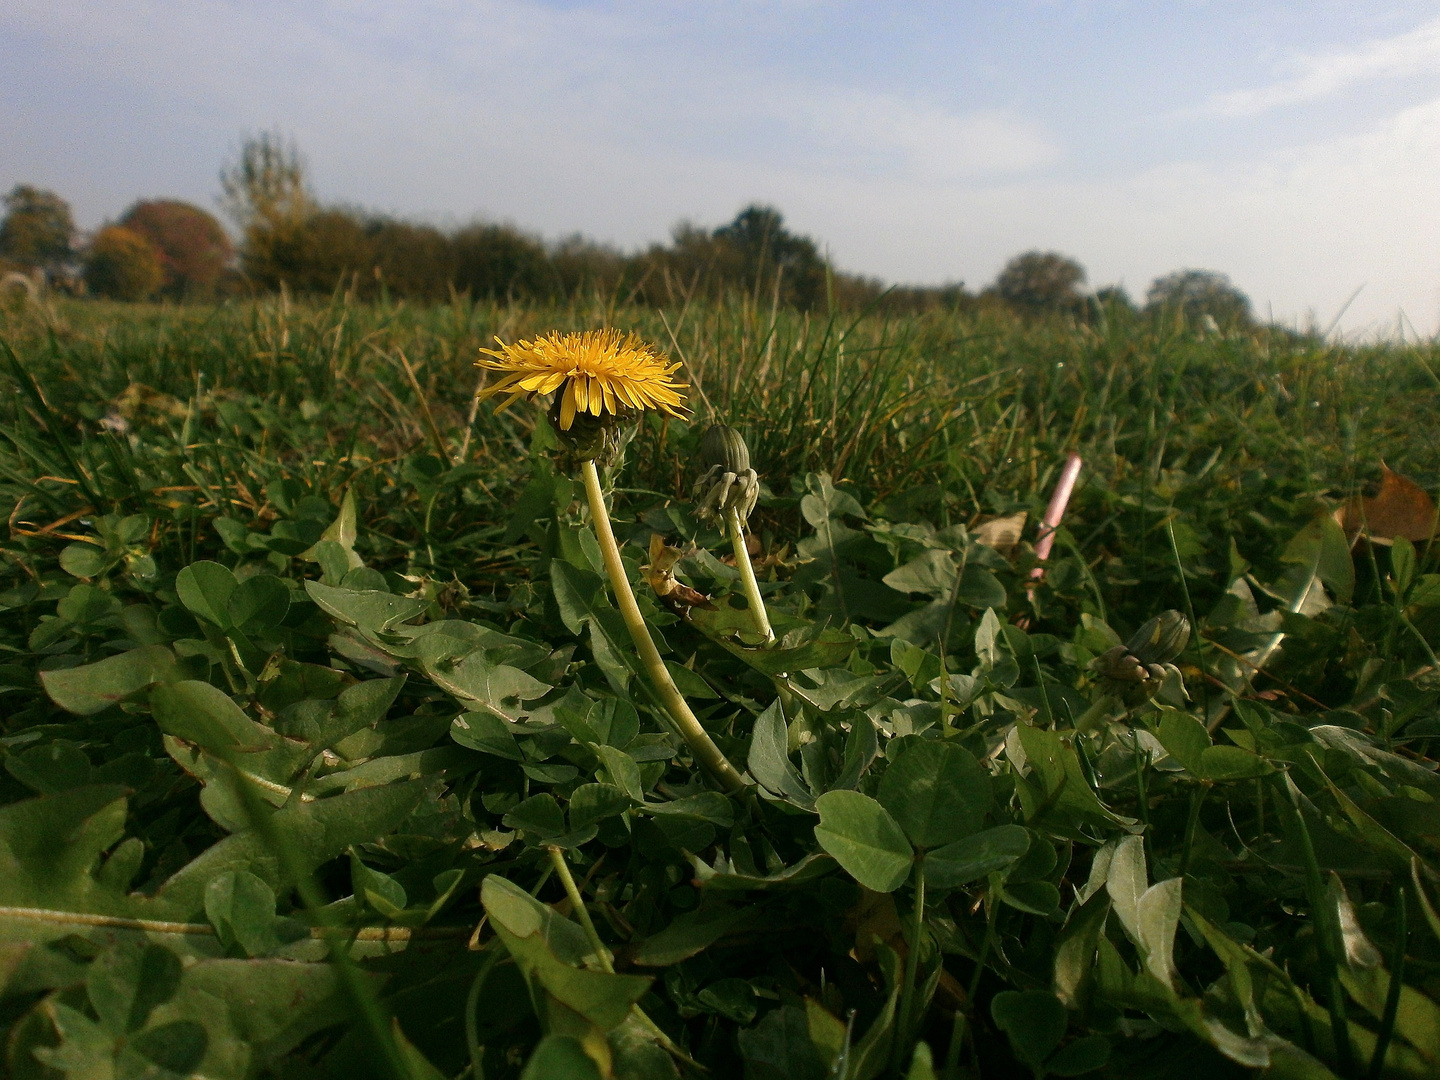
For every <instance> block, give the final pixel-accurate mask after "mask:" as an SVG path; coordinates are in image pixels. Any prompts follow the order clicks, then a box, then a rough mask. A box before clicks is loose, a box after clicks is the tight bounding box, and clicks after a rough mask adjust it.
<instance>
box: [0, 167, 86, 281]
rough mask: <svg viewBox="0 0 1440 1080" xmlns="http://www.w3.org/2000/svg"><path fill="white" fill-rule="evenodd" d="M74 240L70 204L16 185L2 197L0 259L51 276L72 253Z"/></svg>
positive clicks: (73, 225)
mask: <svg viewBox="0 0 1440 1080" xmlns="http://www.w3.org/2000/svg"><path fill="white" fill-rule="evenodd" d="M74 239H75V220H74V218H73V217H72V216H71V214H70V204H69V203H67V202H66V201H65V200H64V199H62V198H60V196H58V195H56V194H55V193H54V192H53V191H43V190H41V189H40V188H34V187H30V186H29V185H28V184H17V185H16V186H15V187H14V188H12V189H11V190H10V194H9V195H6V196H5V218H4V220H3V221H0V256H4V257H5V258H7V259H9V260H10V261H12V262H15V263H18V264H20V265H21V266H27V267H39V268H41V269H43V270H46V271H48V272H51V273H54V272H56V271H58V270H59V269H60V268H61V267H62V266H63V265H64V264H65V263H66V262H67V261H68V260H69V259H70V257H71V255H72V254H73V243H74Z"/></svg>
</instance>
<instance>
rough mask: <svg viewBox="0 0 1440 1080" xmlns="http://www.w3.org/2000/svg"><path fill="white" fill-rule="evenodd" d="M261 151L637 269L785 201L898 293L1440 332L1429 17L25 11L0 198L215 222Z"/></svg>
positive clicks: (332, 6)
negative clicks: (1187, 287) (966, 291)
mask: <svg viewBox="0 0 1440 1080" xmlns="http://www.w3.org/2000/svg"><path fill="white" fill-rule="evenodd" d="M262 129H278V130H281V131H283V132H285V133H286V134H288V135H290V136H292V137H293V138H294V139H295V140H296V141H297V143H298V144H299V146H300V148H301V149H302V151H303V152H304V154H305V155H306V157H307V159H308V161H309V164H310V168H311V173H312V180H313V183H314V186H315V188H316V190H317V192H318V194H319V195H320V196H321V198H323V199H325V200H327V201H336V202H345V203H350V204H355V205H361V206H365V207H369V208H372V209H376V210H381V211H386V212H392V213H397V214H400V215H403V216H407V217H413V218H418V219H424V220H430V221H434V222H437V223H441V224H456V223H461V222H464V221H468V220H470V219H472V218H475V217H484V218H489V219H498V220H506V221H512V222H514V223H516V224H519V225H521V226H524V227H526V228H529V229H533V230H536V231H538V232H541V233H544V234H546V235H548V236H552V237H558V236H561V235H564V234H569V233H573V232H582V233H584V234H586V235H588V236H591V237H595V238H597V239H600V240H603V241H607V242H611V243H614V244H617V245H619V246H621V247H624V248H632V247H638V246H641V245H643V244H646V243H649V242H651V241H654V240H659V239H663V238H664V237H665V236H667V235H668V233H669V232H670V230H671V228H672V227H673V226H674V225H675V224H676V223H677V222H678V221H680V220H682V219H688V220H692V221H695V222H698V223H702V224H719V223H721V222H724V221H727V220H729V219H730V218H731V217H733V216H734V214H735V213H736V211H737V210H738V209H740V207H742V206H743V205H745V204H746V203H748V202H751V201H755V200H760V201H766V202H770V203H773V204H775V205H777V206H779V207H780V208H781V209H782V210H783V211H784V212H785V214H786V216H787V219H788V221H789V224H790V225H791V226H792V227H793V228H795V229H796V230H798V231H802V232H806V233H809V234H811V235H813V236H814V237H815V238H816V239H817V240H819V241H821V242H822V244H824V245H825V246H826V247H827V248H828V250H829V251H830V253H831V255H832V257H833V259H834V260H835V262H836V263H837V264H838V265H839V266H841V267H843V268H845V269H848V270H854V271H859V272H863V273H868V274H872V275H875V276H879V277H882V278H884V279H886V280H889V281H901V282H939V281H947V280H964V281H965V282H967V283H968V284H970V285H971V286H972V287H978V286H980V285H983V284H985V283H986V282H988V281H989V280H991V279H992V278H993V277H994V276H995V274H996V272H997V271H998V270H999V268H1000V267H1001V266H1002V265H1003V264H1004V262H1005V260H1006V259H1007V258H1009V257H1010V256H1011V255H1014V254H1016V253H1017V252H1020V251H1023V250H1026V249H1028V248H1033V247H1041V248H1054V249H1058V250H1060V251H1063V252H1066V253H1067V254H1070V255H1072V256H1074V257H1076V258H1077V259H1079V260H1080V261H1081V262H1082V263H1083V264H1084V265H1085V266H1086V268H1087V269H1088V271H1089V275H1090V283H1091V284H1092V285H1094V286H1100V285H1104V284H1110V283H1114V282H1123V283H1124V284H1125V285H1126V286H1127V287H1128V288H1129V289H1130V291H1131V292H1132V293H1134V294H1137V295H1142V294H1143V293H1144V290H1145V288H1146V286H1147V285H1148V284H1149V282H1150V281H1151V280H1152V279H1153V278H1154V277H1156V276H1158V275H1160V274H1163V273H1167V272H1169V271H1171V270H1175V269H1179V268H1182V267H1201V268H1209V269H1216V270H1221V271H1224V272H1226V273H1229V274H1230V275H1231V277H1232V279H1233V280H1234V281H1235V283H1236V284H1237V285H1239V286H1240V287H1241V288H1242V289H1244V290H1245V291H1246V292H1247V293H1249V295H1250V296H1251V297H1252V299H1253V300H1254V301H1255V304H1256V307H1257V309H1258V310H1259V311H1260V312H1261V314H1265V313H1267V312H1268V313H1272V314H1273V315H1274V317H1276V318H1278V319H1280V320H1282V321H1287V322H1291V323H1299V324H1301V325H1304V324H1305V323H1306V322H1307V321H1309V320H1311V319H1313V320H1314V321H1316V322H1318V323H1319V324H1320V325H1321V326H1325V325H1328V324H1329V322H1330V320H1331V319H1332V318H1334V316H1335V315H1336V313H1337V312H1338V311H1339V310H1340V308H1341V307H1342V305H1343V304H1344V303H1345V301H1346V298H1347V297H1349V296H1350V295H1351V294H1352V293H1353V292H1354V291H1355V290H1356V289H1357V288H1360V289H1361V291H1360V293H1359V295H1358V296H1357V297H1356V298H1355V300H1354V303H1353V304H1352V305H1351V306H1350V308H1349V310H1348V312H1347V313H1346V315H1345V318H1344V320H1343V322H1342V324H1341V326H1342V328H1343V329H1345V330H1347V331H1349V332H1351V333H1355V334H1365V333H1393V332H1394V330H1395V328H1396V326H1397V325H1403V326H1404V327H1405V329H1406V332H1411V331H1412V330H1413V331H1418V332H1419V333H1422V334H1426V335H1429V334H1433V333H1436V332H1437V330H1440V14H1437V11H1436V8H1435V6H1434V4H1433V0H1432V2H1430V3H1412V2H1398V3H1384V2H1366V3H1363V4H1357V3H1354V2H1344V3H1342V2H1311V3H1307V2H1301V0H1295V2H1289V3H1278V2H1269V0H1254V2H1250V3H1236V2H1229V0H1217V2H1204V0H1191V2H1176V3H1155V2H1153V0H1152V2H1149V3H1142V2H1129V0H1074V2H1062V0H1029V2H1014V3H1003V2H990V3H983V4H982V3H975V2H951V3H929V2H923V3H922V2H917V3H903V2H900V0H892V2H889V3H877V2H859V0H854V2H829V0H772V2H762V0H688V2H687V0H669V2H662V0H649V2H644V0H637V2H620V0H616V2H610V3H589V2H584V0H556V2H550V3H543V2H536V0H529V2H518V0H511V2H502V0H410V2H408V3H406V4H395V3H379V2H375V0H335V2H321V0H310V2H300V0H293V2H286V0H186V2H184V3H178V2H171V3H161V2H158V0H105V2H103V3H102V2H95V0H91V2H82V0H6V3H5V4H4V5H3V7H0V189H7V190H8V188H9V187H10V186H11V185H13V184H15V183H19V182H26V183H35V184H40V185H43V186H47V187H51V188H53V189H55V190H56V191H58V192H60V193H61V194H62V195H64V196H65V197H67V198H69V199H70V200H71V202H72V203H73V205H74V206H75V208H76V212H77V217H78V218H79V220H80V222H81V224H82V225H84V226H87V227H93V226H95V225H98V224H100V223H101V222H102V221H104V220H105V219H107V218H113V217H115V216H118V215H119V214H120V213H121V212H122V211H123V210H124V208H125V207H126V206H127V205H128V204H129V203H130V202H132V201H134V200H135V199H136V198H140V197H159V196H171V197H180V198H186V199H190V200H192V201H195V202H198V203H200V204H202V205H206V206H212V207H213V206H214V205H215V198H216V195H217V194H218V187H219V185H218V182H217V173H218V170H219V168H220V166H221V164H222V163H223V162H224V161H225V160H226V159H227V157H229V156H231V155H233V154H234V152H235V149H236V148H237V146H238V144H239V140H240V138H241V136H242V135H243V133H245V132H255V131H259V130H262ZM1362 286H1363V288H1362ZM1402 313H1403V319H1404V320H1408V322H1403V323H1402V321H1401V319H1402Z"/></svg>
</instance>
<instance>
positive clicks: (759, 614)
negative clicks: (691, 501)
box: [725, 506, 775, 645]
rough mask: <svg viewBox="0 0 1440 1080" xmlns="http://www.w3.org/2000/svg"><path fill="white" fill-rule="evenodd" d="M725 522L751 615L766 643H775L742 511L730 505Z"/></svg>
mask: <svg viewBox="0 0 1440 1080" xmlns="http://www.w3.org/2000/svg"><path fill="white" fill-rule="evenodd" d="M725 523H726V524H727V525H728V526H729V527H730V544H731V546H732V547H733V548H734V549H735V569H737V570H739V571H740V582H741V584H743V585H744V586H745V599H746V600H748V601H749V602H750V616H751V618H753V619H754V620H755V630H756V632H757V633H759V635H760V636H761V637H763V638H764V639H765V644H766V645H773V644H774V643H775V631H774V630H771V629H770V616H769V615H767V614H766V613H765V601H764V600H762V599H760V584H759V582H757V581H756V580H755V567H754V566H752V565H751V564H750V549H749V548H748V547H746V546H745V526H744V525H742V524H741V523H740V511H739V510H737V509H735V507H733V506H731V507H729V508H728V509H727V510H726V511H725Z"/></svg>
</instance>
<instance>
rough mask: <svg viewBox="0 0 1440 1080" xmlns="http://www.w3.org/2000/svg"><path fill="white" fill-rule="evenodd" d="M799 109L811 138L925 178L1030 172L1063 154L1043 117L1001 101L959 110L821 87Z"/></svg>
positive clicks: (842, 152)
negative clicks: (1040, 122)
mask: <svg viewBox="0 0 1440 1080" xmlns="http://www.w3.org/2000/svg"><path fill="white" fill-rule="evenodd" d="M792 109H793V106H792ZM799 111H801V112H802V113H803V126H802V128H801V129H800V132H799V134H801V135H802V136H803V137H805V138H807V139H808V140H811V141H817V142H819V143H820V144H821V145H829V146H831V147H833V149H834V150H835V152H836V153H837V154H840V155H844V156H847V157H849V158H850V160H851V161H852V162H853V161H854V160H855V158H856V157H857V156H858V157H860V158H861V160H862V161H870V162H874V163H875V164H877V165H884V166H887V167H885V168H884V169H883V171H886V172H892V173H900V174H902V175H908V176H912V177H914V178H915V179H920V180H926V181H947V180H965V179H972V178H975V177H981V176H988V175H993V174H997V173H998V174H1006V173H1023V172H1029V171H1032V170H1034V169H1036V168H1039V167H1041V166H1045V165H1049V164H1051V163H1053V162H1054V161H1056V160H1057V159H1058V158H1059V156H1060V151H1059V149H1058V148H1057V147H1056V146H1055V145H1053V143H1051V141H1050V140H1049V139H1048V138H1046V136H1045V134H1044V132H1043V131H1042V130H1041V129H1040V127H1039V125H1038V124H1036V123H1034V122H1033V121H1029V120H1027V119H1025V118H1024V117H1021V116H1018V115H1016V114H1014V113H1012V112H1008V111H1004V110H999V109H981V110H975V111H972V112H966V113H955V112H950V111H947V110H945V109H942V108H940V107H938V106H936V105H933V104H930V103H927V102H923V101H915V100H913V99H906V98H902V97H899V96H897V95H893V94H862V93H853V92H851V93H842V94H834V93H829V94H826V93H824V92H817V93H813V94H812V96H811V98H810V100H808V101H807V102H806V103H805V105H804V106H803V107H802V109H801V110H799Z"/></svg>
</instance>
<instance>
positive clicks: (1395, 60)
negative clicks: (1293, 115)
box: [1205, 19, 1440, 116]
mask: <svg viewBox="0 0 1440 1080" xmlns="http://www.w3.org/2000/svg"><path fill="white" fill-rule="evenodd" d="M1289 67H1290V68H1291V70H1292V72H1293V74H1291V75H1289V76H1288V77H1286V78H1282V79H1279V80H1277V81H1276V82H1273V83H1271V84H1270V85H1269V86H1262V87H1258V88H1255V89H1251V90H1235V91H1232V92H1230V93H1226V94H1219V95H1217V96H1215V97H1214V98H1212V99H1211V100H1210V101H1209V102H1208V103H1207V106H1206V109H1205V111H1207V112H1210V113H1215V114H1219V115H1221V116H1254V115H1257V114H1259V113H1263V112H1268V111H1269V110H1271V109H1275V108H1279V107H1281V106H1285V105H1298V104H1302V103H1304V102H1308V101H1320V100H1322V99H1324V98H1328V97H1332V96H1334V95H1335V94H1338V93H1341V92H1342V91H1344V90H1348V89H1350V88H1351V87H1353V86H1359V85H1361V84H1362V83H1367V82H1374V81H1376V80H1379V79H1394V78H1403V77H1405V76H1410V75H1417V74H1421V73H1423V72H1440V19H1435V20H1433V21H1431V22H1427V23H1424V24H1422V25H1420V26H1417V27H1416V28H1415V29H1413V30H1409V31H1407V32H1405V33H1403V34H1397V35H1395V36H1393V37H1388V38H1377V39H1375V40H1373V41H1367V42H1365V43H1364V44H1362V45H1361V46H1360V47H1359V48H1356V49H1352V50H1349V51H1345V52H1330V53H1321V54H1318V55H1314V56H1300V57H1297V58H1295V59H1294V60H1293V61H1292V62H1291V64H1290V65H1289Z"/></svg>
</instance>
